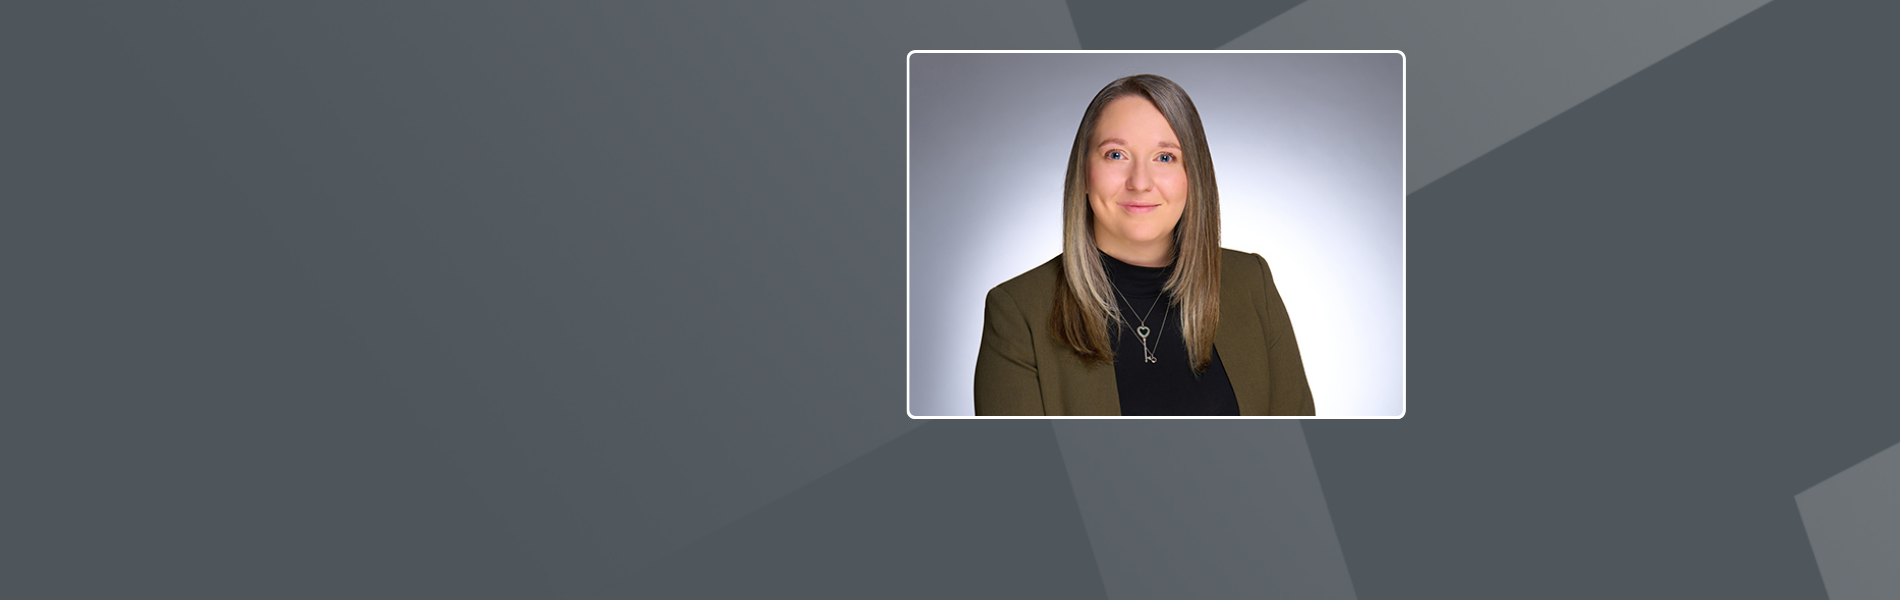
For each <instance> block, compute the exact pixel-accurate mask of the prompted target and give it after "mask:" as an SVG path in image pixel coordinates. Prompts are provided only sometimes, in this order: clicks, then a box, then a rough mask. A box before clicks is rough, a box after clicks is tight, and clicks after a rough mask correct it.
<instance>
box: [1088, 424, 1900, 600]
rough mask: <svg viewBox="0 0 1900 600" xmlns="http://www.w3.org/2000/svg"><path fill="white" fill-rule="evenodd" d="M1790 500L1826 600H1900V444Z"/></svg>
mask: <svg viewBox="0 0 1900 600" xmlns="http://www.w3.org/2000/svg"><path fill="white" fill-rule="evenodd" d="M1071 470H1072V471H1073V469H1071ZM1794 501H1795V505H1797V506H1799V507H1800V509H1801V524H1802V526H1803V527H1805V528H1806V529H1807V530H1808V545H1809V546H1811V547H1812V548H1813V549H1814V560H1815V562H1817V563H1819V564H1820V566H1821V580H1822V581H1824V582H1825V583H1826V584H1827V596H1828V598H1831V599H1832V600H1861V599H1863V598H1865V599H1870V600H1871V599H1881V600H1887V599H1891V598H1900V444H1895V445H1894V446H1893V447H1890V448H1887V449H1886V450H1883V451H1881V452H1880V453H1879V454H1875V455H1873V456H1872V457H1869V458H1868V459H1867V460H1863V461H1861V462H1860V464H1857V465H1854V466H1852V467H1848V469H1847V470H1845V471H1841V472H1840V473H1839V474H1836V475H1835V476H1833V477H1829V478H1828V479H1827V480H1826V481H1822V482H1821V483H1818V484H1815V486H1814V487H1811V488H1808V489H1807V491H1803V492H1801V493H1799V494H1795V496H1794Z"/></svg>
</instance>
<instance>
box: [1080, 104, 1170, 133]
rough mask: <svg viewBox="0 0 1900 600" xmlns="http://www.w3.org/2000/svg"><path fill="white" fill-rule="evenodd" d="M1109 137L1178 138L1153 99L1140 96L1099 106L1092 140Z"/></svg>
mask: <svg viewBox="0 0 1900 600" xmlns="http://www.w3.org/2000/svg"><path fill="white" fill-rule="evenodd" d="M1111 137H1113V138H1123V139H1128V141H1130V142H1161V141H1166V142H1179V141H1180V140H1177V139H1175V137H1174V128H1172V127H1170V126H1169V125H1168V118H1167V117H1165V116H1162V115H1161V110H1160V109H1157V108H1155V105H1154V103H1153V102H1150V101H1148V99H1147V98H1143V97H1141V96H1123V97H1120V98H1116V99H1114V100H1113V101H1110V102H1109V103H1108V106H1104V107H1102V116H1101V117H1100V118H1099V119H1098V120H1097V121H1096V125H1095V139H1096V140H1098V141H1099V140H1103V139H1108V138H1111ZM1135 138H1139V139H1135Z"/></svg>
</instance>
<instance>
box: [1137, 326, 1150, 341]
mask: <svg viewBox="0 0 1900 600" xmlns="http://www.w3.org/2000/svg"><path fill="white" fill-rule="evenodd" d="M1135 335H1139V336H1141V339H1144V340H1145V339H1148V326H1147V325H1142V326H1140V327H1136V328H1135Z"/></svg>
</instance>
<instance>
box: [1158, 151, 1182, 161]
mask: <svg viewBox="0 0 1900 600" xmlns="http://www.w3.org/2000/svg"><path fill="white" fill-rule="evenodd" d="M1155 160H1158V161H1161V162H1164V163H1171V162H1174V161H1176V160H1180V159H1177V158H1175V157H1174V155H1173V154H1166V153H1163V154H1162V155H1161V156H1157V157H1155Z"/></svg>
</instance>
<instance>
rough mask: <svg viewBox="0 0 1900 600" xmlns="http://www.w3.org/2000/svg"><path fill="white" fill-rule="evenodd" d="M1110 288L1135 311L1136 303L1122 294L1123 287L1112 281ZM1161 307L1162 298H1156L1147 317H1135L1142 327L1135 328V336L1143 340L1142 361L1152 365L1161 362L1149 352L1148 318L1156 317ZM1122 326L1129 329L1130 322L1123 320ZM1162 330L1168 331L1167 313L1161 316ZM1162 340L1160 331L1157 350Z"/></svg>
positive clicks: (1149, 308)
mask: <svg viewBox="0 0 1900 600" xmlns="http://www.w3.org/2000/svg"><path fill="white" fill-rule="evenodd" d="M1108 287H1111V288H1114V289H1115V295H1117V296H1121V297H1122V302H1127V303H1128V308H1130V309H1133V308H1134V307H1135V303H1134V301H1132V300H1129V299H1128V295H1127V294H1123V293H1122V289H1121V287H1119V286H1116V285H1115V282H1112V281H1111V282H1109V283H1108ZM1160 305H1161V296H1155V303H1154V304H1150V305H1148V314H1146V315H1140V316H1137V317H1135V319H1137V320H1139V321H1140V322H1141V326H1140V327H1136V328H1133V329H1134V332H1135V335H1136V336H1138V337H1140V338H1141V359H1142V360H1144V361H1147V362H1151V363H1153V362H1159V361H1156V360H1155V353H1154V351H1153V350H1149V349H1148V317H1149V316H1152V315H1154V314H1155V307H1156V306H1160ZM1128 312H1131V313H1132V312H1134V311H1133V310H1130V311H1128ZM1122 326H1123V327H1127V326H1128V321H1127V320H1123V321H1122ZM1161 329H1162V331H1166V330H1167V329H1168V315H1167V314H1166V313H1163V314H1162V315H1161ZM1160 338H1161V332H1160V331H1157V332H1155V346H1156V347H1157V348H1159V347H1160V346H1161V339H1160Z"/></svg>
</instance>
